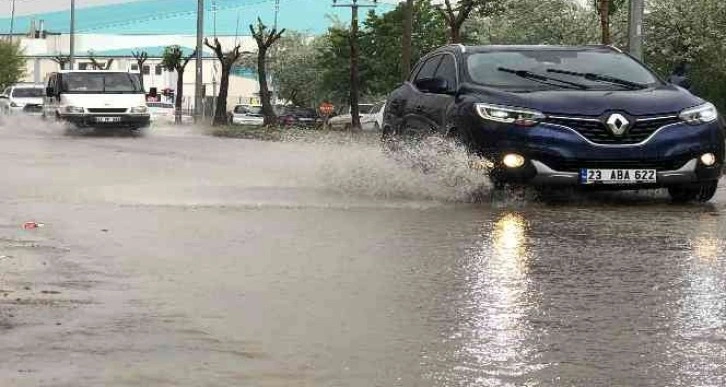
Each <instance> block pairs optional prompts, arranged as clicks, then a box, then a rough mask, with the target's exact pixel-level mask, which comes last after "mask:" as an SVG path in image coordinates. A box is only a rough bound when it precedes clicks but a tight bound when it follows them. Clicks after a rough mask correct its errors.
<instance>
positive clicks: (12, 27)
mask: <svg viewBox="0 0 726 387" xmlns="http://www.w3.org/2000/svg"><path fill="white" fill-rule="evenodd" d="M14 31H15V0H12V1H11V2H10V41H12V40H13V32H14Z"/></svg>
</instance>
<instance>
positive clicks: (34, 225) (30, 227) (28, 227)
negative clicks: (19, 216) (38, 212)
mask: <svg viewBox="0 0 726 387" xmlns="http://www.w3.org/2000/svg"><path fill="white" fill-rule="evenodd" d="M43 226H45V225H44V224H43V223H36V222H25V223H23V230H33V229H36V228H41V227H43Z"/></svg>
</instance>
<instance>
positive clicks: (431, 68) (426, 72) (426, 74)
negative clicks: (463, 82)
mask: <svg viewBox="0 0 726 387" xmlns="http://www.w3.org/2000/svg"><path fill="white" fill-rule="evenodd" d="M439 63H441V56H440V55H439V56H435V57H433V58H430V59H428V60H427V61H426V63H424V64H423V66H421V70H420V71H419V72H418V74H417V75H416V80H421V79H429V78H433V77H434V74H436V69H437V68H438V67H439Z"/></svg>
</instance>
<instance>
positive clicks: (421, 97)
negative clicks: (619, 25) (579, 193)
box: [383, 45, 724, 202]
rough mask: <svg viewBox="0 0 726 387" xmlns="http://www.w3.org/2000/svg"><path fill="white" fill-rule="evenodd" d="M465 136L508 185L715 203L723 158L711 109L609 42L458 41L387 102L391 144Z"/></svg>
mask: <svg viewBox="0 0 726 387" xmlns="http://www.w3.org/2000/svg"><path fill="white" fill-rule="evenodd" d="M431 133H438V134H440V135H445V136H450V137H455V138H458V139H459V141H461V142H462V143H464V144H466V145H467V146H468V147H469V149H470V150H471V151H472V152H475V153H477V154H479V155H481V156H483V157H486V158H487V159H488V160H489V161H491V162H492V163H493V170H492V171H491V178H492V179H493V180H494V181H495V182H496V183H497V184H499V185H501V184H504V183H512V182H514V183H525V184H530V185H535V186H562V185H569V186H578V187H605V188H610V189H636V188H657V187H665V188H667V189H668V191H669V192H670V195H671V197H672V198H673V199H674V201H679V202H682V201H691V200H698V201H708V200H710V199H711V198H712V197H713V196H714V194H715V192H716V188H717V186H718V181H719V178H720V177H721V173H722V168H723V163H724V127H723V124H722V120H720V119H719V115H718V112H717V111H716V108H715V107H714V105H713V104H711V103H709V102H707V101H704V100H703V99H701V98H699V97H697V96H694V95H693V94H691V93H690V92H688V91H686V90H685V89H683V88H681V87H678V86H675V85H672V84H669V83H666V82H664V81H663V80H661V79H660V78H659V77H658V76H657V75H655V73H654V72H653V71H652V70H650V69H649V68H647V67H645V66H644V65H643V64H641V63H640V62H638V61H636V60H634V59H633V58H631V57H630V56H628V55H627V54H624V53H622V52H621V51H619V50H617V49H615V48H612V47H608V46H585V47H565V46H478V47H471V46H469V47H467V46H462V45H451V46H446V47H443V48H440V49H437V50H435V51H434V52H432V53H430V54H428V55H426V56H425V57H424V58H423V59H421V61H420V62H419V63H418V64H417V65H416V66H415V68H414V70H413V72H412V74H411V77H410V79H409V81H408V82H405V83H404V84H403V85H401V86H400V87H398V88H397V89H396V90H395V91H394V92H393V93H391V95H390V97H389V98H388V102H387V107H386V111H385V114H384V123H383V136H384V138H385V139H386V140H388V139H391V138H393V139H395V138H400V137H408V136H411V135H413V136H414V137H421V136H426V135H428V134H431Z"/></svg>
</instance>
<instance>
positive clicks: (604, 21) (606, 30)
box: [593, 0, 625, 45]
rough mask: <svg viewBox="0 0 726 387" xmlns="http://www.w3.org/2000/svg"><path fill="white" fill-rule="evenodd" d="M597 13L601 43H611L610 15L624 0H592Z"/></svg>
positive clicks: (623, 3)
mask: <svg viewBox="0 0 726 387" xmlns="http://www.w3.org/2000/svg"><path fill="white" fill-rule="evenodd" d="M593 2H594V4H593V5H594V6H595V9H596V10H597V14H598V15H599V16H600V31H601V33H602V35H601V36H602V37H601V38H600V42H601V43H602V44H607V45H610V44H612V37H611V34H610V16H612V15H613V14H614V13H615V12H617V11H618V10H619V9H621V8H622V7H623V6H624V5H625V0H593Z"/></svg>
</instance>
